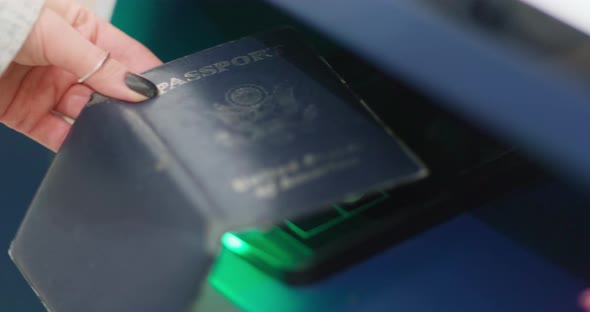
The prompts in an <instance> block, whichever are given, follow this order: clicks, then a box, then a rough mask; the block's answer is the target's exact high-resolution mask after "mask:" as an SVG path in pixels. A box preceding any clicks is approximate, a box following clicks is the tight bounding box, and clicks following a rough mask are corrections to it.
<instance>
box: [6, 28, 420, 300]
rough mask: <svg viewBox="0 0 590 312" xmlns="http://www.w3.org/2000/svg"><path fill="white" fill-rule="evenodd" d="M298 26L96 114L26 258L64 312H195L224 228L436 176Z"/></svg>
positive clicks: (181, 64)
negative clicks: (146, 96) (141, 98)
mask: <svg viewBox="0 0 590 312" xmlns="http://www.w3.org/2000/svg"><path fill="white" fill-rule="evenodd" d="M297 38H298V36H297V34H296V33H295V32H293V31H292V30H290V29H280V30H277V31H274V32H269V33H265V34H260V35H255V36H250V37H246V38H243V39H240V40H237V41H233V42H230V43H226V44H223V45H220V46H217V47H214V48H211V49H208V50H205V51H202V52H199V53H196V54H193V55H190V56H187V57H184V58H181V59H178V60H176V61H173V62H170V63H168V64H165V65H163V66H161V67H158V68H155V69H153V70H151V71H149V72H147V73H145V76H146V77H147V78H149V79H150V80H152V81H154V82H156V83H157V84H158V88H159V90H160V95H159V96H158V97H156V98H154V99H151V100H149V101H147V102H145V103H142V104H127V103H122V102H118V101H115V100H112V99H104V100H103V101H99V102H97V103H93V104H92V105H89V106H88V107H87V108H86V109H85V110H84V112H83V113H82V115H81V116H80V118H79V119H78V120H77V122H76V124H75V125H74V128H73V130H72V132H71V133H70V135H69V137H68V139H67V140H66V143H65V145H64V146H63V148H62V150H61V151H60V152H59V154H58V155H57V156H56V158H55V160H54V163H53V164H52V166H51V168H50V170H49V172H48V174H47V176H46V178H45V180H44V181H43V184H42V185H41V188H40V190H39V192H38V194H37V196H36V198H35V199H34V201H33V203H32V205H31V207H30V210H29V211H28V213H27V215H26V217H25V220H24V221H23V223H22V225H21V228H20V230H19V232H18V234H17V236H16V238H15V240H14V242H13V244H12V246H11V251H10V253H11V256H12V257H13V259H14V261H15V263H16V264H17V265H18V266H19V268H20V269H21V271H22V272H23V274H24V275H25V277H26V278H27V279H28V281H29V283H30V284H31V285H32V287H33V288H34V289H35V290H36V292H37V293H38V295H39V296H40V298H41V299H42V300H43V302H44V303H45V304H46V306H47V307H48V308H49V309H51V310H52V311H182V310H184V309H185V308H186V306H187V305H188V304H190V302H191V301H192V300H193V299H194V296H195V294H196V292H197V289H198V287H199V283H200V280H199V279H200V278H203V276H204V274H205V273H206V270H207V269H208V264H209V261H210V260H211V257H213V256H214V255H213V253H214V248H212V247H213V246H214V245H215V246H216V245H217V244H218V240H219V236H220V235H221V234H222V232H223V231H227V230H230V229H232V228H234V227H237V226H248V225H261V224H272V223H273V222H277V221H280V220H281V219H284V218H289V217H294V216H300V215H304V214H310V213H313V212H314V211H317V210H318V209H321V208H322V207H327V206H328V204H330V203H333V202H337V201H339V200H342V199H343V198H345V197H347V196H351V195H354V194H358V193H364V192H369V191H374V190H377V189H383V188H389V187H393V186H395V185H398V184H400V183H408V182H411V181H414V180H416V179H419V178H421V177H424V176H425V175H426V174H427V170H426V168H425V167H424V166H423V165H422V164H421V163H420V162H419V161H418V160H417V158H416V157H415V156H414V155H412V154H411V152H409V151H408V150H407V149H406V148H405V147H404V146H403V145H402V143H401V142H400V141H399V140H397V139H396V138H394V137H393V136H392V134H391V132H389V131H388V130H387V129H385V128H384V127H383V126H382V125H381V124H380V123H379V122H378V121H377V120H376V118H375V117H374V116H373V115H372V114H371V113H370V111H368V109H367V108H366V107H365V106H364V105H363V104H362V103H361V102H360V101H359V100H358V99H357V98H356V97H355V96H354V95H353V94H352V93H351V92H350V91H349V90H348V89H347V87H346V85H345V84H344V83H343V81H342V80H341V79H340V78H339V77H338V76H337V75H336V74H335V73H334V72H333V71H332V70H331V69H330V67H329V66H328V65H327V64H326V63H325V62H324V61H323V60H322V59H321V58H320V57H319V56H318V55H317V54H316V53H315V52H314V51H313V50H311V49H310V48H309V47H307V46H306V45H305V44H304V43H303V42H301V41H300V40H299V39H297Z"/></svg>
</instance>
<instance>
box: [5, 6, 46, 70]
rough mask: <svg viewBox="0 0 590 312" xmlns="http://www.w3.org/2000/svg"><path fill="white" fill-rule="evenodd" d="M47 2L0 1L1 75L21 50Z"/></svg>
mask: <svg viewBox="0 0 590 312" xmlns="http://www.w3.org/2000/svg"><path fill="white" fill-rule="evenodd" d="M44 3H45V0H0V75H2V73H4V70H6V67H8V65H9V64H10V62H12V59H13V58H14V57H15V56H16V53H17V52H18V51H19V50H20V47H21V46H22V45H23V43H24V42H25V40H26V39H27V36H28V35H29V32H30V31H31V29H32V28H33V25H34V24H35V22H36V21H37V17H38V16H39V13H40V11H41V8H42V7H43V4H44Z"/></svg>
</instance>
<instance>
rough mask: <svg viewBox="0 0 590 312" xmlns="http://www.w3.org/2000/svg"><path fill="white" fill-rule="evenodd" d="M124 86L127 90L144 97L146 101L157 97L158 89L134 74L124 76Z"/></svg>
mask: <svg viewBox="0 0 590 312" xmlns="http://www.w3.org/2000/svg"><path fill="white" fill-rule="evenodd" d="M125 84H126V85H127V87H129V89H131V90H133V91H135V92H137V93H139V94H141V95H143V96H146V97H147V98H148V99H149V98H153V97H154V96H156V95H158V88H157V87H156V85H155V84H154V83H153V82H151V81H149V80H147V79H145V78H144V77H141V76H138V75H136V74H133V73H127V75H125Z"/></svg>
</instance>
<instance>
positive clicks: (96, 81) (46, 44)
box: [0, 0, 162, 151]
mask: <svg viewBox="0 0 590 312" xmlns="http://www.w3.org/2000/svg"><path fill="white" fill-rule="evenodd" d="M105 51H109V52H110V53H111V54H110V58H109V59H108V60H107V61H106V62H105V64H104V66H103V67H102V68H100V70H98V71H97V72H96V73H95V74H93V75H92V76H91V77H90V78H88V79H87V80H86V81H85V82H84V84H80V83H78V82H77V81H78V79H79V78H80V77H82V76H84V75H85V74H87V73H88V72H90V71H91V70H92V69H93V68H94V67H95V66H96V65H97V64H98V63H99V62H100V61H101V60H102V59H103V57H104V55H105ZM161 63H162V62H161V61H160V60H159V59H158V58H157V57H156V56H155V55H153V54H152V53H151V52H150V51H149V50H148V49H147V48H146V47H144V46H143V45H141V44H140V43H139V42H137V41H135V40H133V39H131V38H130V37H128V36H127V35H125V34H124V33H122V32H121V31H120V30H118V29H116V28H115V27H114V26H112V25H111V24H109V23H107V22H105V21H103V20H101V19H100V18H98V17H97V16H96V15H95V14H94V13H92V12H91V11H90V10H88V9H85V8H82V7H81V6H80V5H79V4H78V3H76V2H75V1H74V0H48V1H47V3H46V4H45V7H44V8H43V9H42V11H41V14H40V16H39V18H38V20H37V23H36V24H35V26H34V27H33V30H32V31H31V33H30V34H29V36H28V38H27V40H26V42H25V43H24V45H23V46H22V48H21V50H20V51H19V53H18V54H17V56H16V58H15V59H14V60H13V62H12V63H11V64H10V65H9V66H8V68H7V69H6V71H5V72H4V74H3V75H2V77H0V122H2V123H4V124H6V125H7V126H8V127H10V128H12V129H14V130H17V131H19V132H21V133H23V134H25V135H27V136H29V137H30V138H32V139H34V140H36V141H37V142H39V143H41V144H43V145H44V146H46V147H47V148H49V149H51V150H53V151H57V150H58V149H59V148H60V146H61V145H62V143H63V141H64V139H65V137H66V135H67V133H68V131H69V130H70V127H71V124H70V123H69V122H67V121H66V120H65V119H64V118H63V117H62V116H65V117H68V118H70V119H74V120H75V119H76V118H77V117H78V115H79V114H80V111H81V110H82V108H83V107H84V105H85V103H87V102H88V100H89V98H90V94H91V93H92V91H93V90H94V91H97V92H99V93H101V94H104V95H106V96H110V97H113V98H117V99H120V100H124V101H129V102H139V101H142V100H145V99H147V98H149V97H152V96H154V95H156V94H157V89H156V88H155V86H154V85H153V83H151V82H149V81H147V80H146V79H144V78H141V77H139V76H137V75H134V74H129V73H138V72H142V71H145V70H147V69H149V68H152V67H154V66H157V65H159V64H161Z"/></svg>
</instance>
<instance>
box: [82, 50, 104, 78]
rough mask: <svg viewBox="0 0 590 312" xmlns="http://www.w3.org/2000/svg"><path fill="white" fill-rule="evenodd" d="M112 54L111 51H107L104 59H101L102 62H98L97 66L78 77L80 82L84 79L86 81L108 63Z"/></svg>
mask: <svg viewBox="0 0 590 312" xmlns="http://www.w3.org/2000/svg"><path fill="white" fill-rule="evenodd" d="M110 55H111V52H106V53H105V55H104V57H103V58H102V60H100V62H98V63H97V64H96V66H94V68H93V69H92V70H91V71H90V72H89V73H88V74H86V75H84V76H83V77H82V78H80V79H78V83H83V82H84V81H86V79H88V78H90V76H92V75H94V74H95V73H96V72H97V71H98V70H99V69H101V68H102V66H103V65H104V63H106V61H107V60H108V59H109V56H110Z"/></svg>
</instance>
